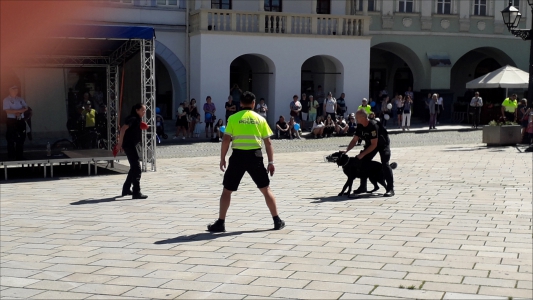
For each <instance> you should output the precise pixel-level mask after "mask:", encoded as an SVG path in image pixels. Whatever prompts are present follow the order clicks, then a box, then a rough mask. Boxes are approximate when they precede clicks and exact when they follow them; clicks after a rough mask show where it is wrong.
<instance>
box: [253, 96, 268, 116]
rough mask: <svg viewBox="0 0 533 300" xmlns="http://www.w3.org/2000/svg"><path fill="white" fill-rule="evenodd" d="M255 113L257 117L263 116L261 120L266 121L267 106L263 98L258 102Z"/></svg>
mask: <svg viewBox="0 0 533 300" xmlns="http://www.w3.org/2000/svg"><path fill="white" fill-rule="evenodd" d="M255 112H257V113H258V114H259V115H261V116H263V118H265V119H266V117H267V112H268V106H267V105H266V103H265V98H261V99H260V100H259V104H257V105H256V106H255Z"/></svg>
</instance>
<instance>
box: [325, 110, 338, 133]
mask: <svg viewBox="0 0 533 300" xmlns="http://www.w3.org/2000/svg"><path fill="white" fill-rule="evenodd" d="M324 127H325V128H324V136H326V137H331V136H332V135H333V132H334V131H335V122H334V121H333V119H332V118H331V115H329V114H328V115H327V117H326V121H325V122H324Z"/></svg>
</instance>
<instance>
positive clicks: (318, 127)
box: [311, 116, 325, 139]
mask: <svg viewBox="0 0 533 300" xmlns="http://www.w3.org/2000/svg"><path fill="white" fill-rule="evenodd" d="M324 128H325V127H324V123H323V122H322V116H318V117H317V118H316V120H315V121H314V122H313V127H312V128H311V133H312V134H314V135H315V139H318V137H319V136H320V137H324Z"/></svg>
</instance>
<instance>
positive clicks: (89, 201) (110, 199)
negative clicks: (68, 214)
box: [70, 196, 132, 205]
mask: <svg viewBox="0 0 533 300" xmlns="http://www.w3.org/2000/svg"><path fill="white" fill-rule="evenodd" d="M126 197H127V198H125V199H120V200H117V199H119V198H124V197H122V196H115V197H109V198H103V199H85V200H80V201H76V202H72V203H70V205H81V204H97V203H105V202H113V201H117V202H118V201H126V200H132V199H131V198H130V197H128V196H126Z"/></svg>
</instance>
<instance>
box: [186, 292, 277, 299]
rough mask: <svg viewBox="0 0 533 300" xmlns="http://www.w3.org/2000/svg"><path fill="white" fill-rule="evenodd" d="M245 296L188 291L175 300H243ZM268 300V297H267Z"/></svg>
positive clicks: (254, 297) (253, 297)
mask: <svg viewBox="0 0 533 300" xmlns="http://www.w3.org/2000/svg"><path fill="white" fill-rule="evenodd" d="M245 297H246V295H239V294H226V293H212V292H199V291H188V292H186V293H184V294H182V295H180V296H179V297H177V298H176V299H245ZM250 299H261V298H260V297H259V298H258V297H257V296H255V295H254V296H252V297H251V298H250ZM268 299H270V297H268Z"/></svg>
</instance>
